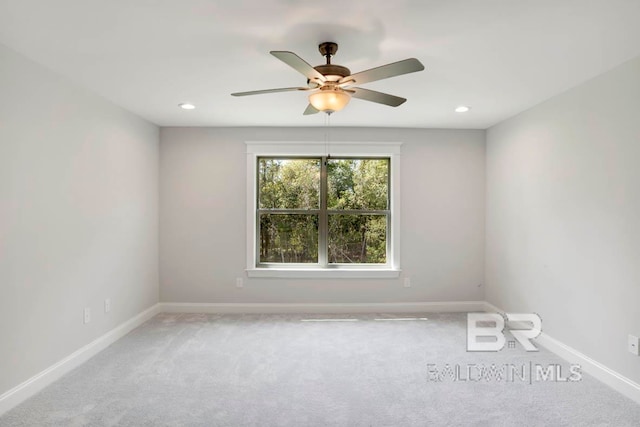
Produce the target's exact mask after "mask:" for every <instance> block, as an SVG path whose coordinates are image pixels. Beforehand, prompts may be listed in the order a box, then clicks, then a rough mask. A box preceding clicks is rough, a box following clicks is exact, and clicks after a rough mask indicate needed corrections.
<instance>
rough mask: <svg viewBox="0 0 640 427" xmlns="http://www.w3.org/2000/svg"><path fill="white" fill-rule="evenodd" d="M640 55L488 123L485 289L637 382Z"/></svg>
mask: <svg viewBox="0 0 640 427" xmlns="http://www.w3.org/2000/svg"><path fill="white" fill-rule="evenodd" d="M639 162H640V58H637V59H635V60H633V61H631V62H628V63H626V64H624V65H622V66H620V67H618V68H616V69H615V70H613V71H610V72H608V73H605V74H603V75H601V76H599V77H597V78H595V79H593V80H591V81H589V82H587V83H585V84H583V85H581V86H579V87H576V88H574V89H573V90H570V91H568V92H566V93H564V94H562V95H559V96H557V97H555V98H552V99H551V100H549V101H547V102H545V103H543V104H541V105H538V106H536V107H534V108H532V109H531V110H529V111H527V112H525V113H523V114H520V115H519V116H517V117H514V118H512V119H509V120H507V121H505V122H503V123H501V124H499V125H498V126H495V127H493V128H491V129H489V130H488V132H487V227H486V231H487V239H486V241H487V246H486V247H487V250H486V282H487V290H486V296H487V299H488V301H489V302H491V303H493V304H495V305H496V306H498V307H500V308H502V309H504V310H507V311H515V312H538V313H539V314H540V315H541V317H542V321H543V330H544V331H545V332H547V333H548V334H549V335H551V336H552V337H554V338H556V339H559V340H560V341H562V342H564V343H565V344H567V345H569V346H571V347H573V348H575V349H577V350H578V351H580V352H582V353H584V354H586V355H588V356H590V357H591V358H593V359H595V360H597V361H598V362H601V363H603V364H605V365H607V366H608V367H610V368H612V369H614V370H616V371H618V372H620V373H622V374H623V375H625V376H627V377H628V378H631V379H632V380H634V381H636V382H640V358H638V357H637V356H633V355H631V354H630V353H628V352H627V350H626V342H627V334H629V333H633V334H634V335H640V166H639Z"/></svg>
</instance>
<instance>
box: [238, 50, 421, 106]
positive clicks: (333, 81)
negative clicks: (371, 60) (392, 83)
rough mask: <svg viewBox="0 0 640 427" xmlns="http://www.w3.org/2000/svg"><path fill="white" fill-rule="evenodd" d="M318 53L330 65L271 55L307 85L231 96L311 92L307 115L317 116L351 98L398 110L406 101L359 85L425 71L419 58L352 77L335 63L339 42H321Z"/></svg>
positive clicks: (289, 54)
mask: <svg viewBox="0 0 640 427" xmlns="http://www.w3.org/2000/svg"><path fill="white" fill-rule="evenodd" d="M318 50H319V51H320V54H321V55H322V56H324V57H325V58H326V60H327V63H326V64H322V65H318V66H316V67H312V66H311V65H309V64H308V63H307V62H306V61H305V60H304V59H302V58H300V57H299V56H298V55H296V54H295V53H293V52H288V51H279V50H274V51H271V52H270V53H271V54H272V55H273V56H275V57H276V58H278V59H279V60H281V61H282V62H284V63H285V64H287V65H289V66H290V67H291V68H293V69H294V70H296V71H298V72H299V73H301V74H303V75H304V76H305V77H306V78H307V86H304V87H285V88H279V89H265V90H254V91H250V92H236V93H232V94H231V95H233V96H247V95H260V94H264V93H274V92H290V91H305V92H311V93H310V95H309V106H307V109H306V110H305V111H304V114H305V115H308V114H316V113H318V112H320V111H322V112H325V113H327V114H331V113H333V112H335V111H340V110H342V109H343V108H344V107H345V106H346V105H347V104H348V103H349V101H350V100H351V97H354V98H358V99H362V100H365V101H371V102H377V103H378V104H384V105H389V106H391V107H397V106H399V105H401V104H403V103H404V102H405V101H406V99H405V98H400V97H399V96H394V95H389V94H387V93H382V92H376V91H375V90H369V89H363V88H361V87H356V86H355V85H360V84H364V83H369V82H373V81H376V80H382V79H387V78H389V77H395V76H400V75H402V74H408V73H414V72H416V71H422V70H424V65H422V64H421V63H420V61H418V60H417V59H415V58H409V59H405V60H403V61H398V62H393V63H391V64H386V65H382V66H380V67H376V68H371V69H369V70H365V71H361V72H359V73H355V74H351V71H350V70H349V69H348V68H347V67H343V66H342V65H337V64H332V63H331V57H332V56H333V55H335V54H336V52H337V51H338V44H337V43H333V42H324V43H321V44H320V45H319V46H318Z"/></svg>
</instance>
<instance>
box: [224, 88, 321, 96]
mask: <svg viewBox="0 0 640 427" xmlns="http://www.w3.org/2000/svg"><path fill="white" fill-rule="evenodd" d="M311 89H313V88H311V87H283V88H279V89H264V90H252V91H250V92H236V93H232V94H231V95H233V96H247V95H261V94H263V93H275V92H291V91H294V90H311Z"/></svg>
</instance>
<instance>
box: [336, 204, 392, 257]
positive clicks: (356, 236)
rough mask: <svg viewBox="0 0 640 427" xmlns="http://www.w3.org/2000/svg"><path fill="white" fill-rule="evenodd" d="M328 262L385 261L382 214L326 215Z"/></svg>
mask: <svg viewBox="0 0 640 427" xmlns="http://www.w3.org/2000/svg"><path fill="white" fill-rule="evenodd" d="M329 262H330V263H341V264H342V263H359V264H370V263H371V264H384V263H386V262H387V217H386V215H341V214H335V215H329Z"/></svg>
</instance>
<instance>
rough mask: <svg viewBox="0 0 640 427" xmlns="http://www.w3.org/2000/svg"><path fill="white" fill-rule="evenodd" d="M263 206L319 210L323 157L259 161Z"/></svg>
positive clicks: (259, 183)
mask: <svg viewBox="0 0 640 427" xmlns="http://www.w3.org/2000/svg"><path fill="white" fill-rule="evenodd" d="M258 191H259V193H258V194H259V199H260V200H259V203H258V204H259V206H260V209H318V208H319V207H320V159H265V158H261V159H259V160H258Z"/></svg>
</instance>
